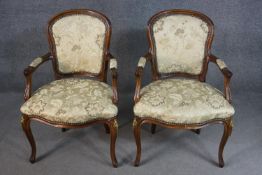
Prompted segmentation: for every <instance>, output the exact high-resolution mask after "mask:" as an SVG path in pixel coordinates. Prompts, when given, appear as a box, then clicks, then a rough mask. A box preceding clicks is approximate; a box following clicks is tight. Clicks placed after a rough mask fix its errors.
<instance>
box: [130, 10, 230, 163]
mask: <svg viewBox="0 0 262 175" xmlns="http://www.w3.org/2000/svg"><path fill="white" fill-rule="evenodd" d="M176 14H184V15H190V16H194V17H197V18H200V19H202V20H203V21H205V22H206V23H207V25H208V29H209V32H208V37H207V41H206V47H205V58H204V61H203V66H202V71H201V72H200V74H199V75H193V74H188V73H184V72H174V73H165V74H161V73H160V72H158V68H157V59H156V48H155V44H154V37H153V24H154V23H155V22H156V21H157V20H158V19H159V18H162V17H164V16H168V15H176ZM147 37H148V42H149V51H148V53H147V54H145V55H144V57H145V58H146V62H149V63H150V65H151V71H152V77H153V80H152V81H156V80H159V79H166V78H172V77H185V78H192V79H197V80H198V81H201V82H205V80H206V74H207V70H208V63H209V62H213V63H215V64H217V65H218V63H217V59H218V58H217V57H216V56H214V55H213V54H211V52H210V49H211V44H212V40H213V37H214V24H213V22H212V20H211V19H209V18H208V17H207V16H206V15H204V14H202V13H200V12H196V11H192V10H181V9H174V10H166V11H161V12H159V13H157V14H155V15H154V16H152V17H151V18H150V20H149V21H148V26H147ZM218 67H219V69H220V71H221V72H222V74H223V76H224V96H225V98H226V100H228V102H229V103H231V102H232V100H231V92H230V87H229V84H230V79H231V77H232V75H233V74H232V72H230V70H229V69H228V68H227V67H223V68H222V69H221V68H220V67H221V66H219V65H218ZM143 69H144V67H141V66H138V67H137V68H136V72H135V79H136V87H135V94H134V102H135V104H136V103H137V102H139V100H140V90H141V82H142V75H143ZM217 123H219V124H223V126H224V134H223V136H222V139H221V141H220V145H219V151H218V160H219V167H223V166H224V160H223V150H224V147H225V144H226V142H227V140H228V137H229V136H230V135H231V132H232V128H233V119H232V116H228V118H226V119H215V120H210V121H206V122H204V123H192V124H186V123H185V124H183V123H182V124H181V123H167V122H164V121H162V120H157V119H155V118H152V117H150V116H148V117H139V116H135V117H134V120H133V132H134V137H135V140H136V146H137V153H136V159H135V161H134V165H135V166H138V165H139V164H140V158H141V127H142V125H143V124H151V133H152V134H154V133H155V130H156V125H160V126H162V127H166V128H174V129H187V130H190V131H193V132H195V133H196V134H200V129H201V128H203V127H206V126H208V125H211V124H217Z"/></svg>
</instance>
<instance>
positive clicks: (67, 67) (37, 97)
mask: <svg viewBox="0 0 262 175" xmlns="http://www.w3.org/2000/svg"><path fill="white" fill-rule="evenodd" d="M110 36H111V24H110V21H109V19H108V18H107V17H106V16H104V15H103V14H101V13H99V12H96V11H92V10H84V9H81V10H69V11H65V12H62V13H60V14H58V15H56V16H55V17H53V18H52V19H51V20H50V21H49V25H48V37H49V38H48V39H49V45H50V50H51V52H49V53H47V54H45V55H43V56H41V57H38V58H36V59H35V60H34V61H33V62H32V63H31V64H30V65H29V66H28V67H27V68H26V69H25V70H24V75H25V78H26V88H25V93H24V99H25V103H24V104H23V105H22V106H21V108H20V110H21V113H22V118H21V124H22V128H23V130H24V132H25V134H26V136H27V139H28V140H29V143H30V145H31V149H32V152H31V156H30V162H31V163H34V162H35V158H36V144H35V140H34V137H33V135H32V131H31V128H30V122H31V121H32V120H35V121H39V122H41V123H44V124H47V125H51V126H54V127H58V128H63V129H64V130H65V129H69V128H83V127H87V126H89V125H92V124H97V123H101V124H104V126H105V129H106V132H107V133H110V137H111V143H110V155H111V160H112V165H113V166H114V167H117V159H116V156H115V142H116V137H117V129H118V124H117V119H116V117H117V113H118V108H117V101H118V94H117V61H116V59H115V58H114V57H113V56H112V55H111V54H110V53H109V43H110ZM49 60H50V61H52V63H53V70H54V75H55V79H56V80H55V81H53V82H51V83H49V84H47V85H44V86H42V87H40V88H39V89H38V90H37V91H35V92H34V94H33V95H32V93H31V92H32V89H31V87H32V85H31V84H32V75H33V73H34V71H35V70H36V69H37V68H38V67H39V66H40V65H41V64H43V63H44V62H46V61H49ZM108 64H109V68H110V70H111V72H112V87H111V86H110V85H108V84H107V83H106V82H107V71H108Z"/></svg>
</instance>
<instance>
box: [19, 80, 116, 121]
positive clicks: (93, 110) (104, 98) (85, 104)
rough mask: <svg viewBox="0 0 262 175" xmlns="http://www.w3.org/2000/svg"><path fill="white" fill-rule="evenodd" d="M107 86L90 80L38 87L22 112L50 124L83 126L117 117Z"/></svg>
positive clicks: (67, 81)
mask: <svg viewBox="0 0 262 175" xmlns="http://www.w3.org/2000/svg"><path fill="white" fill-rule="evenodd" d="M112 96H113V93H112V89H111V87H110V86H109V85H107V84H105V83H103V82H99V81H96V80H90V79H77V78H70V79H61V80H56V81H53V82H51V83H50V84H47V85H44V86H42V87H41V88H39V89H38V90H37V91H36V92H35V93H34V94H33V95H32V97H31V98H30V99H28V100H27V101H26V102H25V103H24V104H23V105H22V107H21V109H20V110H21V112H22V113H23V114H26V115H29V116H38V117H41V118H44V119H46V120H49V121H52V122H62V123H73V124H75V123H85V122H87V121H91V120H94V119H108V118H112V117H115V116H116V115H117V107H116V106H115V105H114V104H113V103H112Z"/></svg>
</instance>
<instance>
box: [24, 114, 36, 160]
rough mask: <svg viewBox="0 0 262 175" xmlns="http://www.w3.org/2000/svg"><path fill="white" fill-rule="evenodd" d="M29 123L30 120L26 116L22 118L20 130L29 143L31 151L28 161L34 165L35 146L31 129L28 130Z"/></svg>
mask: <svg viewBox="0 0 262 175" xmlns="http://www.w3.org/2000/svg"><path fill="white" fill-rule="evenodd" d="M30 122H31V121H30V118H29V117H28V116H26V115H23V116H22V118H21V124H22V128H23V130H24V132H25V135H26V137H27V139H28V141H29V143H30V146H31V149H32V152H31V156H30V159H29V161H30V162H31V163H34V162H35V156H36V145H35V140H34V137H33V134H32V131H31V128H30Z"/></svg>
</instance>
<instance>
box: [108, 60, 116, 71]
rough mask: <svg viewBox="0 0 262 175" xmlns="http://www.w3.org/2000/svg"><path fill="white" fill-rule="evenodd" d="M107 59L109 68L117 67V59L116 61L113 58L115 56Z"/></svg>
mask: <svg viewBox="0 0 262 175" xmlns="http://www.w3.org/2000/svg"><path fill="white" fill-rule="evenodd" d="M109 61H110V62H109V67H110V69H113V68H115V69H117V61H116V59H115V58H112V59H110V60H109Z"/></svg>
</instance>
